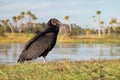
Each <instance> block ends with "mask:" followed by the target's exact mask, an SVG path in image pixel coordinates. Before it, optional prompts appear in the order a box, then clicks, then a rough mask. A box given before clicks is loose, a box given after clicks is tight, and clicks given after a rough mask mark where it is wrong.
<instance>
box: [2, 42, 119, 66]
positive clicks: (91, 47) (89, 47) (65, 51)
mask: <svg viewBox="0 0 120 80" xmlns="http://www.w3.org/2000/svg"><path fill="white" fill-rule="evenodd" d="M24 45H25V43H8V44H1V45H0V64H13V63H16V62H17V59H18V57H19V55H20V53H21V51H22V49H23V48H24ZM116 58H120V44H119V45H117V44H78V43H62V44H57V45H56V46H55V48H54V49H53V50H52V51H50V53H49V54H48V56H47V57H46V59H47V61H56V60H64V59H68V60H106V59H116ZM35 61H37V62H39V61H40V62H43V61H42V58H37V59H35Z"/></svg>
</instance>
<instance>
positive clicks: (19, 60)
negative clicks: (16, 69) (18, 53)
mask: <svg viewBox="0 0 120 80" xmlns="http://www.w3.org/2000/svg"><path fill="white" fill-rule="evenodd" d="M17 62H20V63H22V62H25V60H23V59H21V58H19V59H18V61H17Z"/></svg>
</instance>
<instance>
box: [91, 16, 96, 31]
mask: <svg viewBox="0 0 120 80" xmlns="http://www.w3.org/2000/svg"><path fill="white" fill-rule="evenodd" d="M92 18H93V26H94V32H95V33H96V20H95V16H92Z"/></svg>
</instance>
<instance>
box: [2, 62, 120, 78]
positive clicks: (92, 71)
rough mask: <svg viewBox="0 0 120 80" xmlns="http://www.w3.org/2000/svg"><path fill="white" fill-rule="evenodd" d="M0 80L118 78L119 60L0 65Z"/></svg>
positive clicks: (119, 74) (119, 73)
mask: <svg viewBox="0 0 120 80" xmlns="http://www.w3.org/2000/svg"><path fill="white" fill-rule="evenodd" d="M0 80H120V60H109V61H108V60H104V61H100V60H99V61H74V62H70V61H56V62H48V63H46V64H42V63H24V64H16V65H1V66H0Z"/></svg>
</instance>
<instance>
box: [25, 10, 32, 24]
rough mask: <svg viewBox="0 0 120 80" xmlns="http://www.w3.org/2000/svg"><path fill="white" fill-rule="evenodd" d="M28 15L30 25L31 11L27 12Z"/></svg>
mask: <svg viewBox="0 0 120 80" xmlns="http://www.w3.org/2000/svg"><path fill="white" fill-rule="evenodd" d="M26 15H28V16H29V23H30V22H31V16H32V13H31V11H27V13H26Z"/></svg>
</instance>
